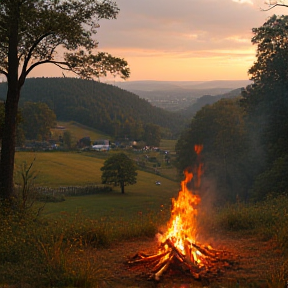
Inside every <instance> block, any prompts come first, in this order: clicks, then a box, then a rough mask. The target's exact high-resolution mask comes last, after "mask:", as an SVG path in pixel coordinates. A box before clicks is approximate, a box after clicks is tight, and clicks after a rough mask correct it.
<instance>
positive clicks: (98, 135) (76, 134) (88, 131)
mask: <svg viewBox="0 0 288 288" xmlns="http://www.w3.org/2000/svg"><path fill="white" fill-rule="evenodd" d="M57 125H58V126H62V127H65V129H63V130H62V129H51V133H52V138H53V139H54V140H58V139H59V136H63V132H64V131H69V132H70V133H71V138H72V144H73V145H76V143H77V141H79V140H80V139H82V138H84V137H90V139H91V141H94V140H97V139H110V140H111V137H110V136H109V135H107V134H104V133H103V132H101V131H99V130H96V129H93V128H91V127H88V126H85V125H82V124H79V123H77V122H75V121H70V122H61V121H58V122H57Z"/></svg>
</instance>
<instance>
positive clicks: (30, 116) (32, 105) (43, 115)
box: [19, 101, 56, 141]
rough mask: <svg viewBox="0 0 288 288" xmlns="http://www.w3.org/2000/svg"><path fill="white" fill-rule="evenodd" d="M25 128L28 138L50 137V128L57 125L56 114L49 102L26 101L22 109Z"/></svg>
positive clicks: (45, 138) (21, 124) (21, 125)
mask: <svg viewBox="0 0 288 288" xmlns="http://www.w3.org/2000/svg"><path fill="white" fill-rule="evenodd" d="M21 116H22V119H23V120H22V122H21V123H20V125H19V126H20V127H19V128H20V129H22V130H23V132H24V135H25V138H26V139H28V140H32V139H37V140H40V141H41V140H48V139H50V129H51V128H53V127H54V126H55V125H56V115H55V113H54V112H53V111H52V110H51V109H50V108H49V107H48V105H47V104H45V103H41V102H29V101H28V102H25V103H24V105H23V107H22V109H21Z"/></svg>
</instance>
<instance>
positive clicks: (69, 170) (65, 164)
mask: <svg viewBox="0 0 288 288" xmlns="http://www.w3.org/2000/svg"><path fill="white" fill-rule="evenodd" d="M15 158H16V161H15V163H16V171H17V170H20V166H21V164H22V163H23V162H24V161H26V162H27V163H28V164H30V163H32V161H33V160H34V159H35V161H34V164H33V171H35V172H36V174H37V178H36V179H35V181H34V182H35V185H36V186H48V187H58V186H78V185H80V186H81V185H87V184H92V183H101V174H100V168H101V167H102V166H103V160H101V159H98V158H91V157H85V156H83V155H82V154H80V153H70V152H51V153H47V152H17V153H16V157H15ZM16 181H17V180H16Z"/></svg>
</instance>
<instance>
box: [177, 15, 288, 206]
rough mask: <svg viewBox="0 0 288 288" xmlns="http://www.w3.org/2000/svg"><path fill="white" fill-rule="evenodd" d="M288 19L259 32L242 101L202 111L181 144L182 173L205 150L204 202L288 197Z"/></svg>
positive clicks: (275, 18) (227, 101)
mask: <svg viewBox="0 0 288 288" xmlns="http://www.w3.org/2000/svg"><path fill="white" fill-rule="evenodd" d="M287 27H288V16H276V15H274V16H272V17H271V18H270V19H269V20H268V21H267V22H266V23H264V24H263V26H261V27H260V28H255V29H253V33H254V37H253V38H252V42H253V43H254V44H256V45H258V49H257V60H256V61H255V63H254V65H253V66H252V67H251V68H250V70H249V74H250V76H251V80H253V81H254V84H252V85H250V86H247V87H246V89H245V90H244V91H242V95H241V96H240V97H238V98H234V99H222V100H220V101H218V102H216V103H214V104H211V105H207V106H205V107H203V108H202V109H201V110H200V111H198V112H197V113H196V115H195V117H194V118H193V119H192V121H191V123H190V125H189V128H187V129H186V130H185V131H184V132H183V133H182V135H181V137H180V138H179V140H178V142H177V145H176V150H177V164H178V169H179V171H182V170H183V169H185V168H186V167H187V166H192V167H193V163H195V161H199V159H198V160H197V156H196V153H195V152H194V150H193V146H194V144H203V146H204V149H203V154H202V157H203V161H204V167H205V177H206V181H205V183H206V184H205V185H204V186H205V187H202V191H201V193H202V194H203V196H204V195H205V196H207V195H208V197H210V198H211V197H213V200H215V198H216V200H217V201H218V202H219V203H223V202H226V201H238V200H242V201H249V200H262V199H265V198H267V197H269V196H272V197H274V196H277V195H279V194H284V195H287V194H288V82H287V75H288V66H287V63H288V53H287V52H288V46H287V43H288V30H287Z"/></svg>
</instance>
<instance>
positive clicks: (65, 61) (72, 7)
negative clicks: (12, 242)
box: [0, 0, 130, 201]
mask: <svg viewBox="0 0 288 288" xmlns="http://www.w3.org/2000/svg"><path fill="white" fill-rule="evenodd" d="M118 12H119V9H118V7H117V5H116V3H115V2H113V1H112V0H102V1H100V0H99V1H96V0H79V1H74V0H63V1H59V0H2V1H1V5H0V74H3V75H5V76H6V78H7V83H8V91H7V97H6V102H5V122H4V129H3V138H2V148H1V161H0V198H1V199H8V200H9V201H10V200H11V199H12V195H13V167H14V156H15V134H16V133H15V131H16V116H17V110H18V102H19V98H20V91H21V88H22V86H23V85H24V82H25V79H26V77H27V76H28V75H29V73H30V72H31V71H32V70H33V69H34V68H35V67H37V66H39V65H42V64H46V63H50V64H54V65H56V66H58V67H60V68H61V69H64V70H69V71H73V72H75V73H76V74H77V75H78V76H79V77H82V78H92V77H97V78H98V77H100V76H105V75H106V74H107V73H109V72H110V73H112V74H114V75H116V74H119V75H120V76H121V77H123V78H127V77H129V73H130V71H129V68H128V67H127V62H126V61H125V60H123V59H120V58H115V57H112V56H111V55H110V54H107V53H104V52H98V53H97V52H96V51H95V48H96V47H97V42H96V40H95V38H94V34H95V33H96V31H97V28H98V27H99V24H98V22H99V20H100V19H113V18H116V16H117V14H118Z"/></svg>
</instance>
